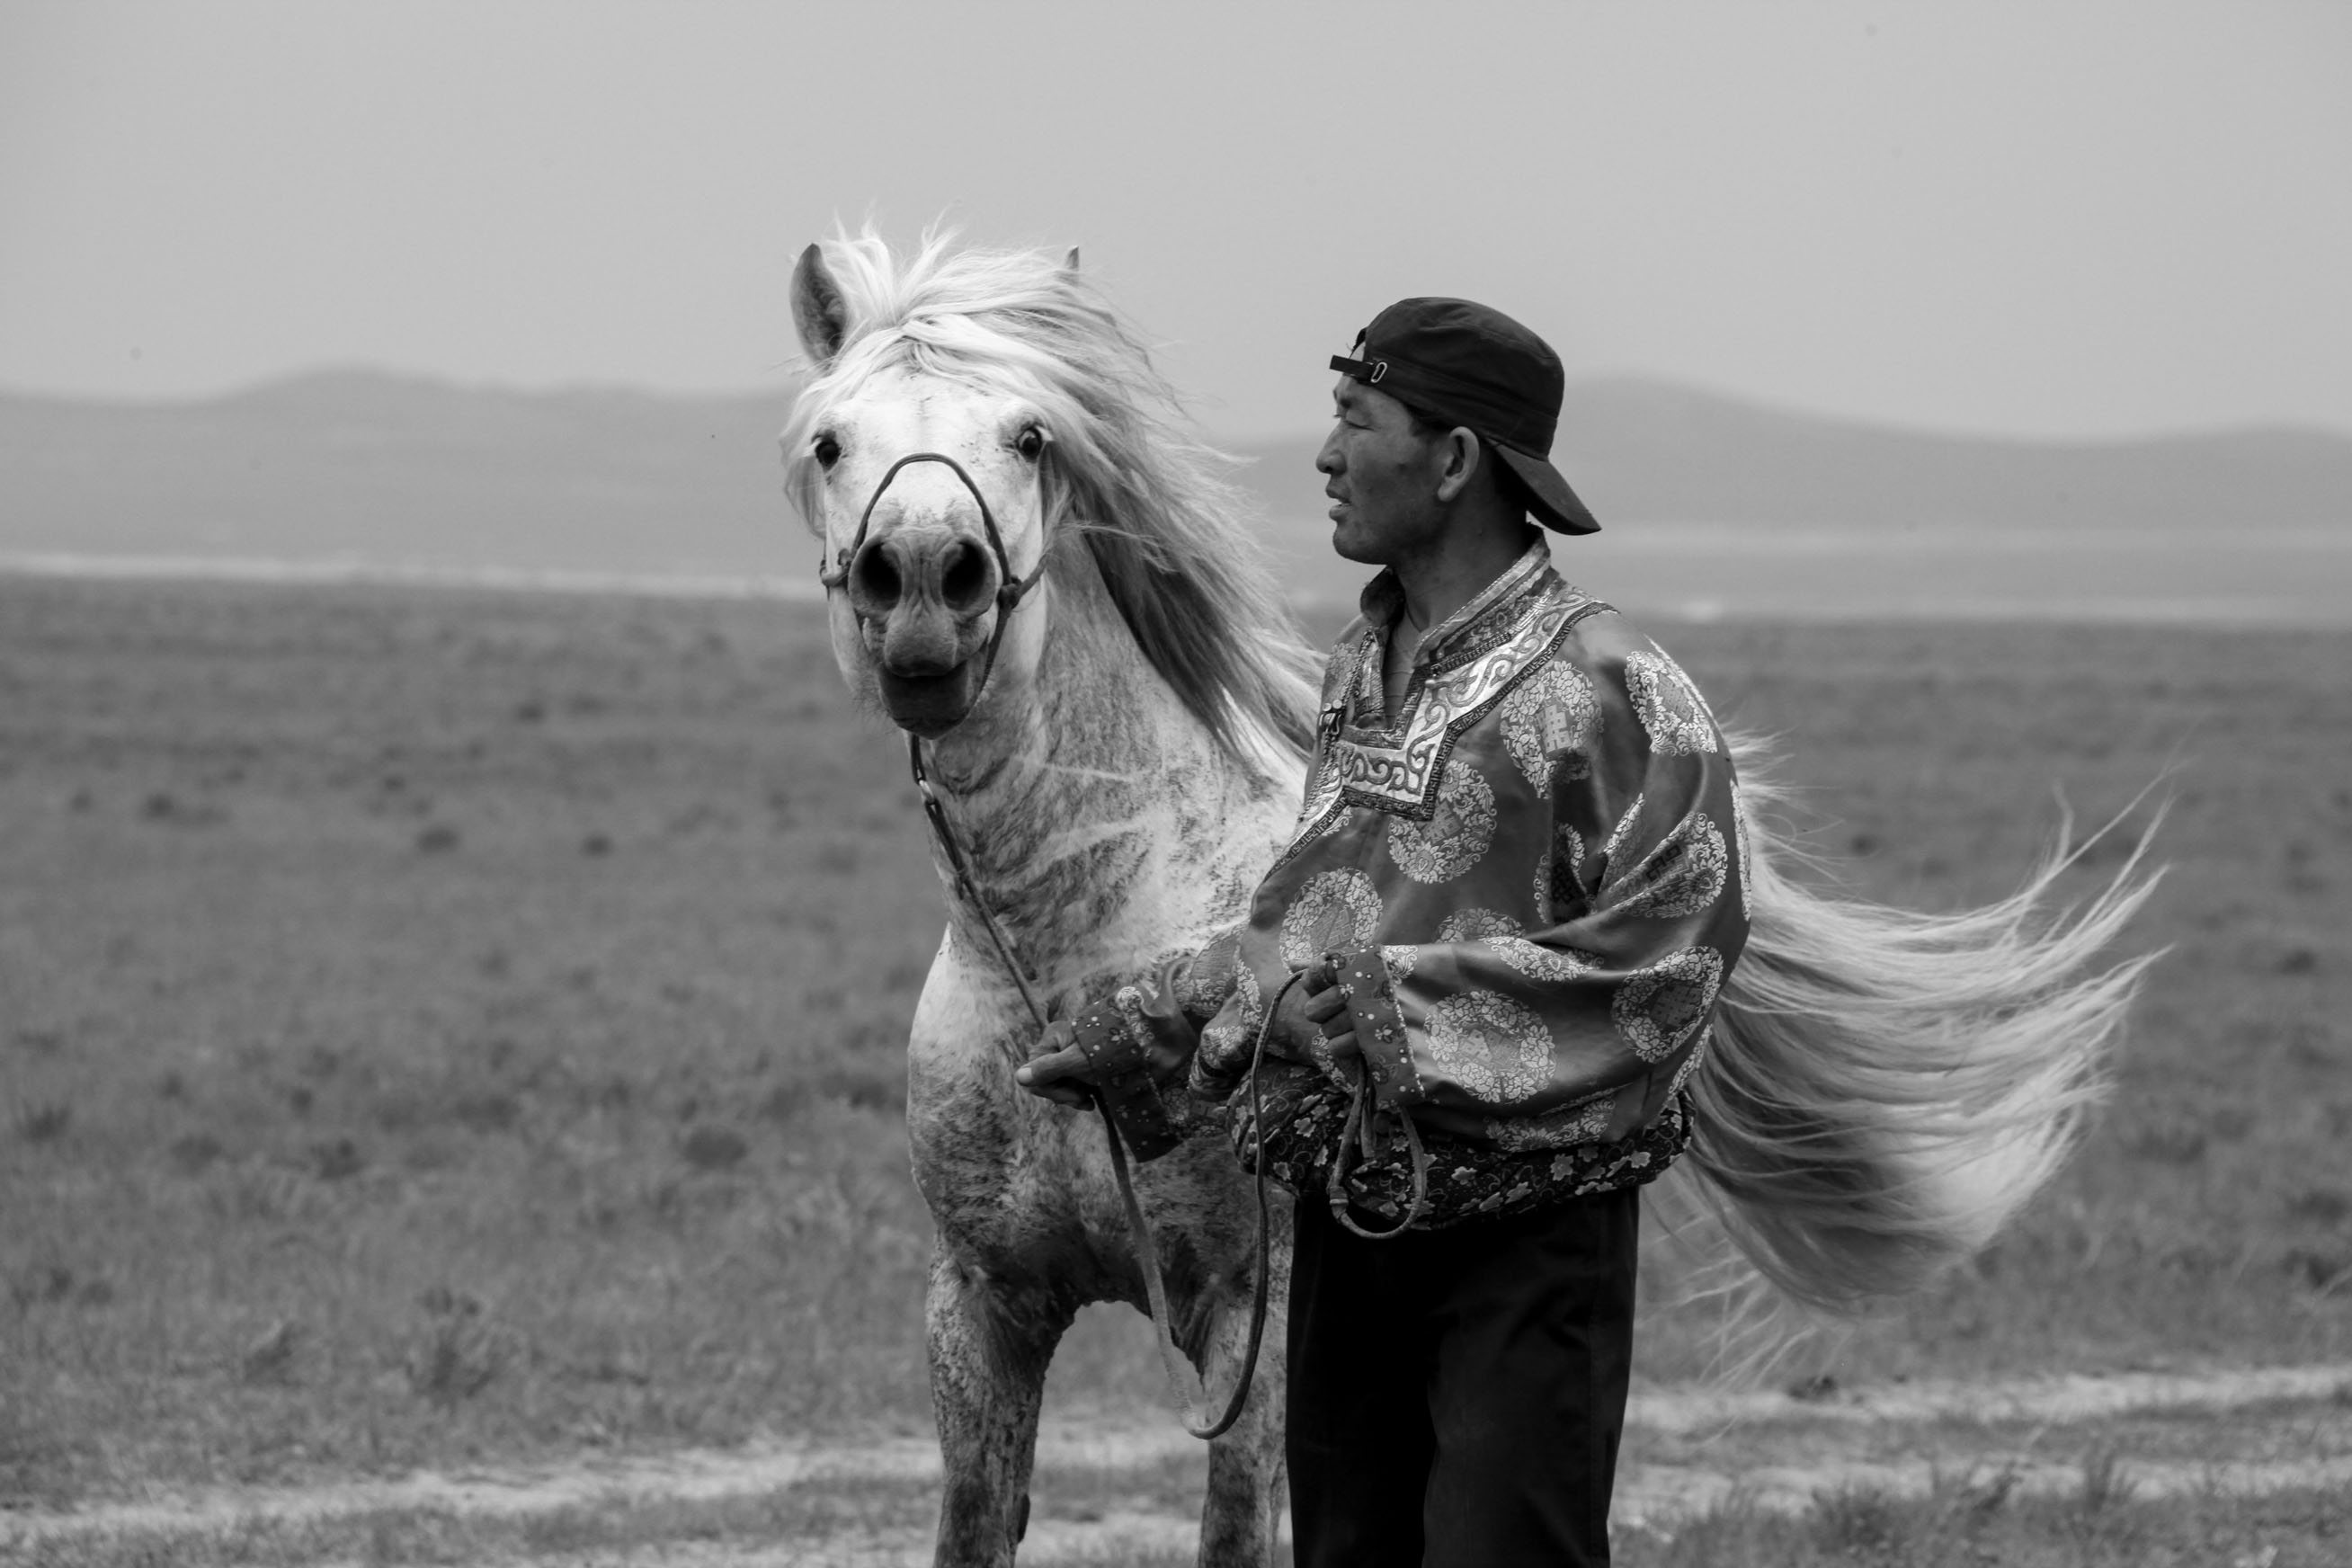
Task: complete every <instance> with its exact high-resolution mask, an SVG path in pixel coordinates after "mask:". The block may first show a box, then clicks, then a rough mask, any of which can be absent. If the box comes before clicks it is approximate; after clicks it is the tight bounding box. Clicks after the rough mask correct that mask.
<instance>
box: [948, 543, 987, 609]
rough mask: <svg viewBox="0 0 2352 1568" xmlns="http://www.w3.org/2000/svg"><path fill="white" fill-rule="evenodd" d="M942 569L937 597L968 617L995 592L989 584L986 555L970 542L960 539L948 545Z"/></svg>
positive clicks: (976, 544) (977, 545) (975, 544)
mask: <svg viewBox="0 0 2352 1568" xmlns="http://www.w3.org/2000/svg"><path fill="white" fill-rule="evenodd" d="M943 567H944V569H943V570H942V571H941V573H940V597H942V598H944V599H945V600H946V601H947V603H948V607H949V608H950V609H951V610H955V611H957V612H959V613H964V614H968V613H970V612H971V611H973V610H976V609H978V608H979V607H980V606H981V604H982V601H984V600H986V599H987V597H988V596H989V595H990V594H992V593H993V592H995V585H994V584H992V583H991V582H990V581H989V573H988V553H987V552H985V551H983V550H982V549H981V547H980V546H979V544H978V543H976V542H973V541H971V540H969V539H959V540H957V541H956V542H954V543H953V544H951V545H950V546H948V557H947V560H946V562H945V563H943Z"/></svg>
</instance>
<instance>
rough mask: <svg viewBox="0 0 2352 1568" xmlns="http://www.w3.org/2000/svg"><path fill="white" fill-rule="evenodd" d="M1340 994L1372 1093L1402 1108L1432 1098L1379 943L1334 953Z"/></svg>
mask: <svg viewBox="0 0 2352 1568" xmlns="http://www.w3.org/2000/svg"><path fill="white" fill-rule="evenodd" d="M1331 956H1332V959H1333V961H1334V963H1336V965H1337V967H1338V970H1339V994H1340V995H1341V996H1343V997H1345V998H1347V1003H1348V1021H1349V1024H1350V1025H1352V1026H1354V1028H1355V1031H1356V1045H1357V1047H1358V1048H1360V1050H1361V1051H1362V1052H1363V1053H1364V1068H1365V1070H1366V1071H1367V1072H1369V1073H1370V1075H1371V1079H1372V1092H1373V1094H1374V1096H1375V1097H1377V1098H1378V1100H1380V1102H1381V1104H1382V1105H1386V1106H1391V1107H1394V1108H1395V1109H1397V1110H1403V1109H1405V1108H1406V1107H1408V1106H1413V1105H1419V1104H1421V1103H1422V1102H1423V1101H1424V1100H1428V1098H1429V1089H1428V1088H1427V1087H1426V1086H1425V1085H1423V1082H1422V1081H1421V1069H1420V1068H1416V1067H1414V1066H1413V1063H1412V1042H1411V1041H1409V1040H1408V1039H1407V1038H1406V1037H1405V1028H1404V1014H1403V1012H1402V1010H1401V1009H1400V1008H1399V1007H1398V1006H1397V999H1396V983H1395V981H1394V980H1392V979H1391V977H1390V975H1389V966H1388V961H1387V960H1385V959H1383V958H1382V957H1381V950H1380V949H1379V948H1377V947H1360V948H1355V949H1352V950H1349V951H1347V952H1335V953H1333V954H1332V955H1331Z"/></svg>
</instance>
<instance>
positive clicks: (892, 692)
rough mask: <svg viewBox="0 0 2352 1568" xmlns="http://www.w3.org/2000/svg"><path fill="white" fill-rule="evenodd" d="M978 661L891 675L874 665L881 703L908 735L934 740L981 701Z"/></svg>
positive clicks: (887, 668) (891, 719)
mask: <svg viewBox="0 0 2352 1568" xmlns="http://www.w3.org/2000/svg"><path fill="white" fill-rule="evenodd" d="M980 667H981V661H980V660H979V659H977V658H968V659H966V660H964V661H963V662H962V663H961V664H959V665H957V666H956V667H955V668H952V669H950V670H948V671H947V672H946V673H945V674H942V675H894V674H892V673H891V672H890V669H889V667H888V666H887V665H883V664H879V663H877V665H876V666H875V675H876V678H877V684H878V685H879V686H880V687H881V689H882V706H883V708H884V710H886V711H887V712H888V713H889V715H890V721H891V722H892V723H894V724H896V725H898V728H900V729H901V730H904V731H907V732H908V733H909V734H913V735H920V736H921V737H922V738H923V739H925V740H926V741H936V740H938V739H939V738H940V736H941V735H944V734H946V733H947V732H948V731H950V730H952V729H954V728H955V727H956V726H957V725H958V724H961V723H962V722H963V721H964V718H965V716H966V715H967V714H969V713H970V712H971V709H972V704H973V703H975V702H977V701H979V700H980V687H981V668H980Z"/></svg>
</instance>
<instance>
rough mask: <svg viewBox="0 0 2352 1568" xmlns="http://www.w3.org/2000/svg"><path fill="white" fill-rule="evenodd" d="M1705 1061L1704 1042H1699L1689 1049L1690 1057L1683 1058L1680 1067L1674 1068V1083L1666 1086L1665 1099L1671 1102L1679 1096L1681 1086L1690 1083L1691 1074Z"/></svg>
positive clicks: (1681, 1089)
mask: <svg viewBox="0 0 2352 1568" xmlns="http://www.w3.org/2000/svg"><path fill="white" fill-rule="evenodd" d="M1705 1060H1706V1041H1705V1040H1701V1041H1699V1042H1698V1043H1697V1044H1696V1045H1695V1046H1693V1047H1691V1049H1690V1055H1688V1056H1686V1057H1685V1058H1683V1063H1682V1066H1680V1067H1678V1068H1675V1077H1674V1081H1673V1082H1672V1083H1669V1084H1668V1085H1666V1098H1667V1099H1669V1100H1672V1099H1673V1098H1674V1097H1675V1095H1678V1094H1680V1093H1681V1092H1682V1091H1683V1085H1685V1084H1686V1083H1688V1082H1690V1079H1691V1074H1693V1073H1695V1072H1696V1071H1698V1064H1699V1063H1701V1062H1703V1061H1705Z"/></svg>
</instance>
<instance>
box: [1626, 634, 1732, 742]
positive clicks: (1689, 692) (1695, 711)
mask: <svg viewBox="0 0 2352 1568" xmlns="http://www.w3.org/2000/svg"><path fill="white" fill-rule="evenodd" d="M1625 690H1626V693H1627V694H1628V695H1629V696H1631V697H1632V698H1633V712H1634V715H1635V716H1636V717H1637V718H1639V719H1640V720H1641V721H1642V728H1643V730H1644V731H1648V733H1649V737H1650V750H1651V751H1653V752H1657V753H1658V754H1659V755H1661V756H1666V757H1695V756H1697V755H1698V754H1699V753H1700V752H1712V751H1714V750H1715V749H1716V745H1715V721H1714V720H1713V719H1712V718H1710V717H1709V716H1708V714H1707V710H1706V700H1705V699H1703V698H1701V697H1700V696H1699V694H1698V688H1697V687H1696V686H1693V685H1692V684H1691V683H1690V677H1688V676H1686V675H1685V674H1684V673H1683V672H1682V670H1681V668H1679V667H1678V666H1676V665H1675V661H1674V660H1673V659H1670V658H1667V657H1666V656H1665V655H1664V654H1662V653H1642V652H1638V651H1637V652H1634V653H1629V654H1627V655H1626V656H1625Z"/></svg>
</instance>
